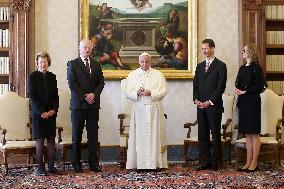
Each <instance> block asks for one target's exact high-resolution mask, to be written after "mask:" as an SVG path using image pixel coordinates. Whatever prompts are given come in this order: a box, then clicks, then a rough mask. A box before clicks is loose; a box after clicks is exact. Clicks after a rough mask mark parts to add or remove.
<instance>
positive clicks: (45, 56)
mask: <svg viewBox="0 0 284 189" xmlns="http://www.w3.org/2000/svg"><path fill="white" fill-rule="evenodd" d="M40 57H41V58H47V62H48V66H50V65H51V59H50V56H49V54H48V53H47V52H38V53H37V54H36V58H35V61H36V65H38V59H39V58H40Z"/></svg>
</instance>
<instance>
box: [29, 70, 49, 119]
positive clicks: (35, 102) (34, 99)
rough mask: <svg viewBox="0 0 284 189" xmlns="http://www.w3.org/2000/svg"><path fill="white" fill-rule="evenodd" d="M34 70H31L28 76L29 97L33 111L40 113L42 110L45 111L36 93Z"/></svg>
mask: <svg viewBox="0 0 284 189" xmlns="http://www.w3.org/2000/svg"><path fill="white" fill-rule="evenodd" d="M35 76H36V75H35V72H33V73H32V74H31V75H30V77H29V85H28V87H29V98H30V100H31V103H32V109H33V112H36V113H37V114H39V115H41V114H42V113H43V112H45V108H44V105H43V104H41V102H40V99H39V97H38V95H37V91H36V86H37V85H36V79H37V78H36V77H35Z"/></svg>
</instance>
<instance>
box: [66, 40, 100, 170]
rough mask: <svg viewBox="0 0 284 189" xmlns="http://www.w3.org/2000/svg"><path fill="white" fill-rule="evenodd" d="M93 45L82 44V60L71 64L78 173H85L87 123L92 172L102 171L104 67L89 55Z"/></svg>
mask: <svg viewBox="0 0 284 189" xmlns="http://www.w3.org/2000/svg"><path fill="white" fill-rule="evenodd" d="M92 48H93V43H92V42H91V41H90V40H88V39H83V40H82V41H81V42H80V46H79V49H80V57H78V58H76V59H74V60H71V61H69V62H68V69H67V79H68V85H69V88H70V90H71V101H70V109H71V120H72V156H73V162H72V165H73V168H74V171H75V172H82V166H81V164H80V159H81V141H82V133H83V129H84V126H85V123H86V128H87V137H88V151H89V159H88V160H89V167H90V170H91V171H95V172H98V171H101V169H100V167H99V164H98V162H99V161H98V158H99V157H98V156H97V150H98V149H97V148H98V120H99V109H100V94H101V92H102V90H103V88H104V76H103V72H102V69H101V66H100V64H99V63H98V62H94V61H93V60H92V59H91V58H90V55H91V53H92Z"/></svg>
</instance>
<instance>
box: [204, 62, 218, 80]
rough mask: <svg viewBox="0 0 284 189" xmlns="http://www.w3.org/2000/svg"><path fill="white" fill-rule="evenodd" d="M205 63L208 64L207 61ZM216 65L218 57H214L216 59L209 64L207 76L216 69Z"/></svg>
mask: <svg viewBox="0 0 284 189" xmlns="http://www.w3.org/2000/svg"><path fill="white" fill-rule="evenodd" d="M205 64H206V63H205ZM205 64H204V72H205ZM216 65H217V62H216V58H214V60H213V61H212V63H211V64H210V66H209V68H208V70H207V72H205V76H207V75H208V74H209V73H210V72H211V71H212V70H214V69H215V67H216Z"/></svg>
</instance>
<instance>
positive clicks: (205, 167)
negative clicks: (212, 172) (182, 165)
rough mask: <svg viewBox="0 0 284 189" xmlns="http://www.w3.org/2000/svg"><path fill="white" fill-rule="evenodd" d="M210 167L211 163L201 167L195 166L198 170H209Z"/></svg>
mask: <svg viewBox="0 0 284 189" xmlns="http://www.w3.org/2000/svg"><path fill="white" fill-rule="evenodd" d="M208 169H211V165H210V164H204V165H200V166H199V167H197V168H195V170H196V171H201V170H208Z"/></svg>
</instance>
